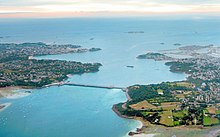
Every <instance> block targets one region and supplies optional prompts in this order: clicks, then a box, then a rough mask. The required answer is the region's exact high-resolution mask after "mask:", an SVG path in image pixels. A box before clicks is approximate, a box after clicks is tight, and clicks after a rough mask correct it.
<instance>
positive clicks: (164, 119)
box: [159, 111, 174, 127]
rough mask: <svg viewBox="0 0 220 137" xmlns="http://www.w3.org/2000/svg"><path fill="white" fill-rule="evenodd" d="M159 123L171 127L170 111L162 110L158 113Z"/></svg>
mask: <svg viewBox="0 0 220 137" xmlns="http://www.w3.org/2000/svg"><path fill="white" fill-rule="evenodd" d="M160 116H161V118H160V122H159V123H160V124H162V125H165V126H169V127H172V126H174V122H173V115H172V111H163V112H161V113H160Z"/></svg>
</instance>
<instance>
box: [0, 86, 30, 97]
mask: <svg viewBox="0 0 220 137" xmlns="http://www.w3.org/2000/svg"><path fill="white" fill-rule="evenodd" d="M21 89H23V88H22V87H18V86H16V87H5V88H0V98H8V99H16V98H21V97H25V96H28V95H29V94H30V93H26V92H17V91H16V90H21Z"/></svg>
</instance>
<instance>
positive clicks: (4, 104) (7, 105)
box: [0, 103, 11, 112]
mask: <svg viewBox="0 0 220 137" xmlns="http://www.w3.org/2000/svg"><path fill="white" fill-rule="evenodd" d="M10 105H11V103H3V104H0V112H1V111H3V110H5V109H6V108H7V107H9V106H10Z"/></svg>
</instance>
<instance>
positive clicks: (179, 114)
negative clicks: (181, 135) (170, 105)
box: [173, 110, 189, 118]
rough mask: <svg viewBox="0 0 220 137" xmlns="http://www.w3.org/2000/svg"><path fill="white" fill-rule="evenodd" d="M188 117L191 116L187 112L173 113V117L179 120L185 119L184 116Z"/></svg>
mask: <svg viewBox="0 0 220 137" xmlns="http://www.w3.org/2000/svg"><path fill="white" fill-rule="evenodd" d="M187 115H189V114H188V111H187V110H181V111H177V112H173V116H174V117H177V118H184V116H187Z"/></svg>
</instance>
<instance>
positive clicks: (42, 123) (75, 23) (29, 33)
mask: <svg viewBox="0 0 220 137" xmlns="http://www.w3.org/2000/svg"><path fill="white" fill-rule="evenodd" d="M0 29H1V31H0V36H1V37H3V38H1V39H0V42H2V43H4V42H15V43H21V42H45V43H48V44H77V45H81V46H82V47H85V48H92V47H97V48H101V49H102V50H101V51H97V52H87V53H73V54H63V55H49V56H41V57H36V58H37V59H60V60H69V61H81V62H100V63H102V64H103V66H102V67H101V68H100V71H99V72H97V73H88V74H83V75H73V76H72V77H70V78H69V79H68V80H67V81H70V82H73V83H79V84H93V85H100V86H120V87H127V86H130V85H133V84H149V83H159V82H162V81H176V80H183V79H185V75H184V74H179V73H171V72H170V71H169V67H168V66H165V65H164V62H163V61H162V62H155V61H153V60H139V59H137V58H136V57H137V56H138V55H139V54H143V53H146V52H150V51H151V52H157V51H159V50H166V49H175V48H178V47H177V46H175V45H174V44H175V43H181V44H182V45H183V46H186V45H195V44H199V45H208V44H214V45H216V46H218V45H219V44H220V39H219V36H220V21H218V20H160V19H155V20H149V19H147V18H146V19H143V18H142V19H139V18H137V19H135V18H123V19H117V18H114V19H109V18H75V19H39V20H36V19H25V20H12V19H11V20H0ZM139 31H143V32H144V33H127V32H139ZM161 43H163V44H161ZM126 66H134V67H133V68H129V67H126ZM124 101H126V97H125V95H124V93H123V92H122V91H121V90H107V89H97V88H82V87H72V86H61V87H57V86H54V87H49V88H44V89H34V90H33V93H32V94H31V95H29V96H27V97H24V98H19V99H1V100H0V103H4V102H11V103H12V105H11V106H9V107H8V108H7V109H5V110H4V111H2V112H0V136H4V137H39V136H40V137H60V136H62V137H122V136H125V135H126V134H127V133H128V132H129V131H130V130H133V129H135V128H136V127H137V126H138V125H139V122H137V121H134V120H128V119H123V118H120V117H118V116H117V115H116V114H115V113H114V112H113V111H112V109H111V108H112V105H113V104H115V103H119V102H124Z"/></svg>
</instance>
